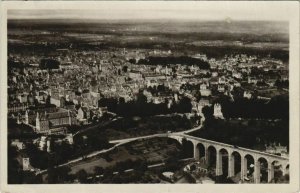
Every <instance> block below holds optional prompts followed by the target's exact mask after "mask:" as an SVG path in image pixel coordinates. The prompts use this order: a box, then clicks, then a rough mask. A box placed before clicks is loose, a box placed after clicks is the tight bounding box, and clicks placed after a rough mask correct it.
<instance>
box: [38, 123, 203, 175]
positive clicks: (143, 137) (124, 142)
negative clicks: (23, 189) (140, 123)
mask: <svg viewBox="0 0 300 193" xmlns="http://www.w3.org/2000/svg"><path fill="white" fill-rule="evenodd" d="M117 119H118V118H115V120H117ZM201 123H202V122H201ZM104 124H108V123H104ZM104 124H103V125H104ZM99 125H100V124H99ZM99 125H94V126H92V127H89V128H88V129H85V130H84V131H82V132H85V131H87V130H90V129H93V128H95V127H97V126H99ZM103 125H102V126H103ZM201 127H202V124H200V125H199V126H197V127H195V128H192V129H189V130H185V131H180V132H173V133H172V134H187V133H191V132H193V131H196V130H199V129H200V128H201ZM82 132H77V133H76V134H75V135H77V134H79V133H82ZM168 134H170V133H169V132H168V133H161V134H153V135H146V136H141V137H133V138H126V139H119V140H111V141H109V143H111V144H115V145H114V146H113V147H111V148H109V149H103V150H100V151H95V152H92V153H90V154H88V155H86V156H84V158H83V157H79V158H76V159H73V160H71V161H69V162H67V163H64V164H60V165H58V166H57V167H62V166H66V165H69V164H71V163H76V162H79V161H81V160H83V159H85V158H91V157H94V156H96V155H99V154H102V153H106V152H109V151H111V150H113V149H115V148H116V147H118V146H121V145H124V144H126V143H129V142H131V141H136V140H139V139H150V138H154V137H168ZM46 171H47V170H37V171H36V175H38V174H43V173H45V172H46Z"/></svg>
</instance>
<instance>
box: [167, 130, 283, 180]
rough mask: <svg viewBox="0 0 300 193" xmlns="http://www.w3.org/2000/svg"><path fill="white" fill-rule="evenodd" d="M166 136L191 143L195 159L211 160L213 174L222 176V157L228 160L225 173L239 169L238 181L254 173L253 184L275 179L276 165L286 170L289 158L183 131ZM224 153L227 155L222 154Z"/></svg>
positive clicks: (236, 171)
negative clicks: (214, 172)
mask: <svg viewBox="0 0 300 193" xmlns="http://www.w3.org/2000/svg"><path fill="white" fill-rule="evenodd" d="M168 137H169V138H173V139H176V140H177V141H179V142H180V143H182V141H183V140H185V141H189V142H191V144H193V153H194V159H196V160H199V161H203V162H205V163H206V164H209V163H211V162H212V160H211V159H214V160H213V162H214V165H215V171H216V176H220V175H223V172H224V168H223V165H224V160H223V159H226V162H225V163H227V168H226V169H227V170H226V171H227V172H226V173H227V176H228V177H233V176H235V175H236V174H237V173H238V172H240V177H241V180H242V181H243V180H244V179H245V178H247V175H248V174H252V175H253V183H256V184H258V183H269V182H272V180H273V179H274V172H275V168H276V171H278V169H280V170H281V172H282V175H285V174H287V173H288V171H289V159H288V158H286V157H282V156H277V155H274V154H269V153H266V152H260V151H256V150H252V149H247V148H242V147H236V146H233V145H229V144H225V143H220V142H216V141H211V140H207V139H202V138H198V137H194V136H190V135H186V134H178V133H170V134H168ZM211 149H215V156H212V155H210V154H211V153H212V151H211ZM224 154H226V156H224Z"/></svg>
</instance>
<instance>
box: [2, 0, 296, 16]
mask: <svg viewBox="0 0 300 193" xmlns="http://www.w3.org/2000/svg"><path fill="white" fill-rule="evenodd" d="M75 3H76V2H75ZM77 3H78V4H77V6H76V7H75V8H76V9H74V8H72V9H73V10H71V9H70V8H71V7H70V6H69V5H70V4H67V6H59V5H57V4H56V5H55V4H51V5H48V6H47V5H46V6H45V5H43V6H37V7H36V10H33V9H32V8H30V7H25V8H24V7H21V8H20V7H19V8H18V9H19V10H17V9H13V10H8V19H68V18H71V19H190V20H223V19H226V18H227V19H228V18H231V19H232V20H279V21H280V20H288V18H289V13H290V9H291V6H286V5H287V4H284V3H282V2H246V3H245V2H232V1H231V2H207V1H206V2H199V1H198V2H196V1H185V2H178V1H177V2H170V1H159V2H149V1H145V2H140V1H138V2H137V1H130V2H122V1H121V2H120V1H118V2H116V1H112V2H99V1H98V2H95V3H92V4H84V3H85V2H77ZM80 3H83V4H80ZM87 5H89V6H90V7H87ZM78 7H80V8H81V10H78ZM57 8H58V9H57Z"/></svg>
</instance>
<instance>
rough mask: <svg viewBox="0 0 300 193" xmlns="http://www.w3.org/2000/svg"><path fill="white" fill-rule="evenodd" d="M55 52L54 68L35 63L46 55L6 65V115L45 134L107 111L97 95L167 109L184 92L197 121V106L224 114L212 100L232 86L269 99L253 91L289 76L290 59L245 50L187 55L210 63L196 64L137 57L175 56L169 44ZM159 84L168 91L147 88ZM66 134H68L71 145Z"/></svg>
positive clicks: (245, 94) (250, 95) (248, 95)
mask: <svg viewBox="0 0 300 193" xmlns="http://www.w3.org/2000/svg"><path fill="white" fill-rule="evenodd" d="M57 53H58V55H56V56H51V57H49V61H48V62H50V63H51V61H57V62H59V68H51V64H49V65H48V68H45V66H41V60H44V56H25V55H22V54H10V55H9V61H10V62H13V63H14V64H16V63H22V64H23V65H24V66H26V67H24V66H23V67H22V66H21V67H20V66H19V67H10V66H9V67H8V74H9V76H8V117H9V118H11V119H14V120H16V122H17V123H18V124H25V125H27V126H30V127H31V128H32V129H33V130H34V131H35V132H37V133H42V134H45V135H49V134H57V133H59V134H66V133H67V127H69V126H72V125H87V124H89V123H91V121H92V120H95V119H98V118H100V117H101V116H103V114H104V113H105V112H107V108H106V107H103V106H100V105H99V100H100V99H102V98H115V99H120V98H123V99H124V101H125V102H128V101H134V100H136V99H137V95H138V94H139V93H143V95H144V96H145V97H146V98H147V102H149V103H150V102H151V103H154V104H160V103H165V102H166V101H168V108H170V107H171V106H172V105H173V103H176V102H178V101H179V100H180V99H181V98H182V97H188V98H190V99H191V103H192V112H191V113H188V114H189V116H193V115H195V114H198V115H200V116H201V117H202V119H201V120H202V121H203V117H204V115H203V113H202V109H203V107H205V106H213V107H214V112H213V114H214V116H215V117H217V118H220V119H224V117H223V114H222V107H221V105H220V104H218V103H213V100H212V99H213V98H214V97H216V96H219V95H227V96H229V97H231V98H232V100H234V98H233V95H234V91H235V89H238V90H240V91H241V93H242V94H241V97H244V98H248V99H250V98H253V97H258V98H259V97H260V98H265V99H270V98H271V97H272V96H270V95H265V94H263V95H260V94H259V93H257V90H259V89H261V90H266V89H272V88H274V87H275V86H276V85H275V84H276V81H286V80H288V69H287V68H288V65H285V64H283V63H282V61H279V60H275V59H271V58H257V57H255V56H247V55H234V56H226V57H224V58H223V59H214V58H210V59H208V58H207V56H206V55H204V54H194V55H190V56H189V57H191V58H196V59H199V60H202V61H205V62H208V63H209V64H210V68H209V69H202V68H201V66H197V65H184V64H176V65H147V64H142V63H140V62H139V61H140V60H141V59H143V60H144V59H147V58H148V57H150V56H156V57H172V56H178V55H180V54H179V53H173V52H172V51H170V50H168V51H163V50H142V49H141V50H126V49H115V50H113V51H101V52H99V51H89V52H85V51H83V52H82V51H73V50H69V49H63V50H57ZM10 62H9V63H10ZM43 62H44V63H45V62H47V61H45V60H44V61H43ZM49 66H50V67H49ZM162 85H163V86H164V88H167V90H168V92H166V91H159V92H157V93H153V92H151V89H153V88H158V87H159V86H162ZM191 88H192V89H191ZM195 88H196V89H195ZM195 90H196V92H195ZM199 96H201V97H200V99H199ZM71 138H72V137H70V136H69V135H68V136H67V139H68V141H69V142H70V143H72V139H71ZM45 141H47V140H46V139H45V138H43V139H40V140H39V142H38V144H39V146H40V147H41V149H45V148H44V147H45V146H47V142H45ZM14 145H15V146H17V147H19V148H23V145H24V144H22V142H19V141H14ZM48 146H49V144H48ZM274 148H275V146H274V147H273V149H272V148H271V147H268V152H271V153H272V152H275V153H276V152H277V150H274ZM46 149H47V148H46ZM48 150H49V151H50V149H49V148H48ZM25 161H26V160H25Z"/></svg>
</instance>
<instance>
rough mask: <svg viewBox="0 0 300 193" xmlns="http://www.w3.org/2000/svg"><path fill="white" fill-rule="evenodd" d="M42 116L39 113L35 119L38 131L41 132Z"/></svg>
mask: <svg viewBox="0 0 300 193" xmlns="http://www.w3.org/2000/svg"><path fill="white" fill-rule="evenodd" d="M40 124H41V123H40V115H39V113H38V112H37V113H36V118H35V127H36V130H37V131H40V130H41V125H40Z"/></svg>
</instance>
